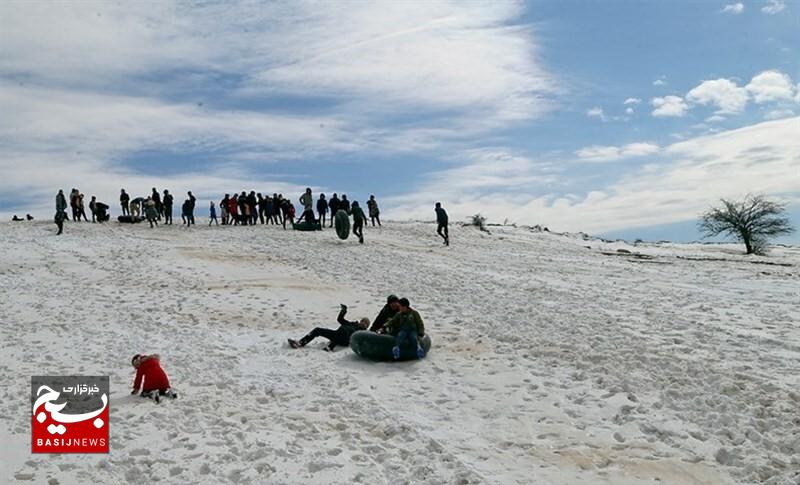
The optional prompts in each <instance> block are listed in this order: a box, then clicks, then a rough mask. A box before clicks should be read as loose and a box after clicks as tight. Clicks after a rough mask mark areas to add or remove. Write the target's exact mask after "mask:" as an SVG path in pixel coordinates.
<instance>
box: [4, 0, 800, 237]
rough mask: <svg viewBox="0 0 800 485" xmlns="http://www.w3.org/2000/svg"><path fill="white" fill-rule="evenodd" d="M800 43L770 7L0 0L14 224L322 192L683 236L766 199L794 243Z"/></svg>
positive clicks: (415, 209)
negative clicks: (188, 196)
mask: <svg viewBox="0 0 800 485" xmlns="http://www.w3.org/2000/svg"><path fill="white" fill-rule="evenodd" d="M799 32H800V5H798V4H797V3H792V2H782V1H777V0H770V1H760V0H759V1H753V2H741V3H739V2H724V1H723V2H715V1H705V2H694V1H693V2H679V1H672V2H640V1H631V2H623V1H614V2H578V1H574V2H572V1H546V2H521V3H516V2H425V3H420V2H390V3H381V2H374V3H366V2H347V3H344V2H339V3H337V2H286V3H280V2H270V3H257V2H256V3H253V2H224V3H216V2H202V3H199V4H191V3H180V4H178V3H166V2H162V3H161V4H155V3H148V4H141V3H136V2H132V3H112V2H100V3H90V2H81V3H80V4H67V3H31V2H4V3H3V4H2V5H0V107H2V108H3V109H2V111H0V169H2V171H3V173H4V174H5V175H4V177H3V180H2V181H0V213H2V216H3V217H10V215H11V214H12V213H25V212H33V213H35V215H40V216H41V217H46V216H49V215H50V214H49V213H50V212H52V200H53V195H54V194H55V192H56V191H57V189H58V188H63V189H65V190H67V191H68V190H69V189H70V188H72V187H79V188H80V189H81V190H82V191H83V192H85V193H87V195H88V194H95V195H97V196H98V197H99V198H100V199H101V200H103V199H104V200H108V201H111V202H112V207H115V205H116V204H113V202H114V201H115V200H116V194H117V193H118V191H119V188H120V187H125V188H127V189H128V191H129V192H132V193H145V192H147V191H149V188H150V187H153V186H156V187H159V188H165V187H166V188H169V189H171V190H172V191H173V192H174V193H178V194H183V193H184V192H185V191H186V190H192V191H193V192H194V193H195V194H197V195H198V196H199V197H200V198H201V199H208V198H213V199H215V200H218V199H219V197H220V195H221V194H222V193H224V192H231V191H234V190H236V191H241V190H243V189H247V190H250V189H253V190H256V191H262V192H270V193H272V192H283V193H284V194H289V195H292V196H299V193H300V192H301V191H302V190H303V189H304V188H305V187H306V186H311V187H313V188H314V190H315V192H319V191H324V192H326V193H328V194H330V193H332V192H339V193H342V192H344V193H347V194H348V195H349V196H350V198H351V199H356V200H363V199H365V198H366V197H367V196H368V195H369V194H375V195H376V196H377V198H378V200H379V202H380V204H381V206H382V210H383V212H384V214H385V217H390V218H397V219H407V218H413V219H431V218H432V214H433V212H432V206H433V203H434V202H435V201H442V202H443V203H444V205H445V207H447V208H448V210H449V211H450V214H451V218H453V219H462V218H466V217H467V216H469V215H471V214H474V213H477V212H480V213H483V214H484V215H486V216H487V217H488V219H489V220H490V221H491V222H503V221H504V220H508V221H510V222H517V223H522V224H542V225H546V226H548V227H550V228H551V229H554V230H568V231H585V232H590V233H593V234H602V235H606V236H620V237H627V238H631V239H633V238H636V237H643V238H646V239H673V240H693V239H696V238H697V237H698V235H697V233H696V231H695V229H694V227H695V225H694V221H695V220H696V217H697V214H698V213H700V212H701V211H702V210H704V209H705V208H707V207H708V206H709V205H711V204H713V203H715V201H717V200H718V199H719V198H720V197H733V198H735V197H740V196H742V195H744V194H745V193H748V192H757V193H765V194H768V195H770V196H771V197H774V198H776V199H780V200H783V201H785V202H787V203H788V204H790V206H789V207H790V214H791V216H792V218H793V220H794V221H795V224H800V222H798V221H800V141H798V140H800V117H798V115H799V114H800V85H799V84H798V83H800V63H799V62H798V60H799V59H800V56H798V51H799V50H800V33H799ZM784 241H788V242H798V241H800V235H798V234H795V235H793V236H791V237H789V238H786V239H784Z"/></svg>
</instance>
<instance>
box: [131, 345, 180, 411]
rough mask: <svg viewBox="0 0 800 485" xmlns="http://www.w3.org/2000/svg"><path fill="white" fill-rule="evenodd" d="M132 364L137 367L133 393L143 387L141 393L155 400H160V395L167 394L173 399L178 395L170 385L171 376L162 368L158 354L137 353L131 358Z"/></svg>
mask: <svg viewBox="0 0 800 485" xmlns="http://www.w3.org/2000/svg"><path fill="white" fill-rule="evenodd" d="M131 365H132V366H133V368H134V369H136V379H134V381H133V391H131V394H136V393H138V392H139V388H140V387H141V389H142V393H141V394H140V395H141V396H142V397H149V398H151V399H153V400H154V401H155V402H158V401H159V399H160V396H167V397H171V398H172V399H175V398H177V397H178V393H177V392H175V391H173V390H172V388H170V387H169V378H168V377H167V374H166V372H164V369H162V368H161V361H160V360H159V357H158V354H152V355H142V354H136V355H134V356H133V359H131ZM142 381H144V382H142Z"/></svg>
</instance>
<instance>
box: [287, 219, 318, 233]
mask: <svg viewBox="0 0 800 485" xmlns="http://www.w3.org/2000/svg"><path fill="white" fill-rule="evenodd" d="M292 229H294V230H295V231H321V230H322V226H321V225H320V223H319V222H308V221H302V222H297V223H294V222H293V223H292Z"/></svg>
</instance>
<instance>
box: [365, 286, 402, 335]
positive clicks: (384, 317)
mask: <svg viewBox="0 0 800 485" xmlns="http://www.w3.org/2000/svg"><path fill="white" fill-rule="evenodd" d="M399 301H400V299H399V298H397V296H396V295H389V296H388V297H386V304H385V305H384V306H383V308H381V311H380V313H378V316H377V317H375V321H374V322H372V326H371V327H369V331H370V332H379V333H383V326H384V325H386V322H388V321H389V320H391V319H392V317H393V316H395V315H397V312H398V311H400V304H399V303H398V302H399Z"/></svg>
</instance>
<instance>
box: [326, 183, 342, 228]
mask: <svg viewBox="0 0 800 485" xmlns="http://www.w3.org/2000/svg"><path fill="white" fill-rule="evenodd" d="M328 209H330V210H331V227H333V218H334V217H336V213H337V212H339V209H341V207H340V202H339V197H337V196H336V192H334V193H333V197H331V200H330V201H328Z"/></svg>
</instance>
